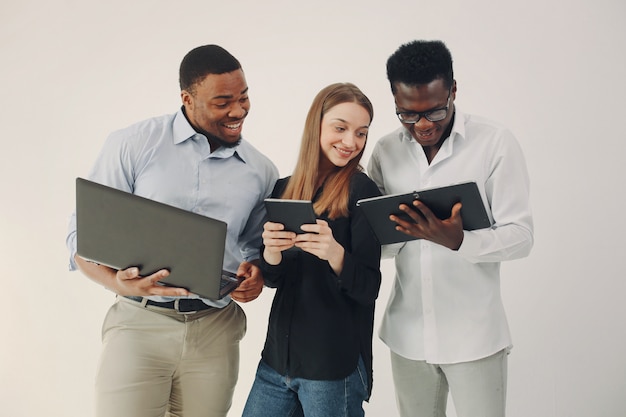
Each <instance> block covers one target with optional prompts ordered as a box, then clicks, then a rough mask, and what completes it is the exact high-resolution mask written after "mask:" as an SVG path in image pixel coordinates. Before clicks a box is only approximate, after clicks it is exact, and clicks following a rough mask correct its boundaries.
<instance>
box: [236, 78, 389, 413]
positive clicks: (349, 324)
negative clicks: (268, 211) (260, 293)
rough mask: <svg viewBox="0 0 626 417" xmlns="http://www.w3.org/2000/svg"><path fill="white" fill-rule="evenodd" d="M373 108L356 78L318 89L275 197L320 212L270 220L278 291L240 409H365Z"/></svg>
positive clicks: (266, 266) (370, 320) (375, 261)
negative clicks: (366, 161) (366, 207)
mask: <svg viewBox="0 0 626 417" xmlns="http://www.w3.org/2000/svg"><path fill="white" fill-rule="evenodd" d="M372 117H373V109H372V104H371V103H370V101H369V99H368V98H367V97H366V96H365V95H364V94H363V93H362V92H361V91H360V90H359V89H358V88H357V87H356V86H354V85H353V84H348V83H340V84H332V85H330V86H328V87H326V88H324V89H322V91H320V92H319V93H318V94H317V96H316V97H315V99H314V100H313V104H312V105H311V108H310V110H309V113H308V116H307V119H306V124H305V129H304V134H303V136H302V144H301V148H300V157H299V160H298V164H297V168H296V171H295V172H294V174H293V175H292V176H291V177H287V178H283V179H281V180H279V181H278V183H277V184H276V187H275V188H274V192H273V193H272V196H273V197H279V198H283V199H292V200H313V202H314V207H315V211H316V214H317V216H318V220H317V224H304V225H302V226H301V229H302V230H304V232H305V233H301V234H296V233H294V232H290V231H285V228H284V225H282V224H279V223H272V222H267V223H265V225H264V232H263V244H264V248H263V256H262V259H261V269H262V271H263V276H264V278H265V283H266V285H267V286H269V287H273V288H276V289H277V291H276V295H275V297H274V302H273V304H272V311H271V313H270V321H269V329H268V334H267V339H266V341H265V347H264V349H263V352H262V355H261V356H262V359H261V362H260V363H259V366H258V370H257V376H256V379H255V381H254V384H253V386H252V390H251V391H250V394H249V396H248V401H247V403H246V406H245V409H244V413H243V415H244V417H264V416H268V415H270V416H276V417H281V416H285V417H287V416H291V415H293V414H292V413H293V410H299V414H301V415H304V416H305V417H306V416H320V415H323V416H337V415H341V416H346V417H356V416H363V415H364V412H363V402H364V401H367V400H368V399H369V397H370V393H371V390H372V335H373V326H374V303H375V301H376V298H377V297H378V292H379V288H380V283H381V273H380V245H379V244H378V241H377V240H376V238H375V236H374V235H373V232H372V231H371V229H370V227H369V224H368V223H367V220H366V219H365V217H364V215H363V213H362V212H361V209H360V208H359V207H357V206H356V201H357V200H359V199H360V198H363V197H365V196H376V195H379V194H380V192H379V191H378V188H377V187H376V185H375V184H374V183H373V181H372V180H370V179H369V178H368V177H367V176H366V175H365V174H364V173H362V172H361V168H360V165H359V161H360V159H361V155H362V154H363V149H364V147H365V142H366V140H367V133H368V129H369V125H370V123H371V121H372ZM294 300H297V302H294ZM270 399H271V400H270ZM340 410H341V414H338V413H339V411H340ZM344 412H345V414H344ZM296 415H298V414H296Z"/></svg>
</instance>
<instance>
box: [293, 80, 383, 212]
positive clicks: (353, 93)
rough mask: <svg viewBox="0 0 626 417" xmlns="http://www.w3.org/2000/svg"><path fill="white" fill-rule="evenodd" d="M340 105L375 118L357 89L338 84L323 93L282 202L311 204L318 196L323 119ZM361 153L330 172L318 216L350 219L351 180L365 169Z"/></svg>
mask: <svg viewBox="0 0 626 417" xmlns="http://www.w3.org/2000/svg"><path fill="white" fill-rule="evenodd" d="M341 103H356V104H358V105H360V106H361V107H363V108H364V109H365V110H367V112H368V113H369V115H370V123H371V121H372V119H373V118H374V108H373V106H372V103H371V102H370V100H369V99H368V98H367V97H366V96H365V94H363V92H362V91H361V90H359V88H358V87H357V86H355V85H354V84H351V83H335V84H331V85H329V86H328V87H325V88H324V89H322V90H321V91H320V92H319V93H318V94H317V96H315V99H313V103H312V104H311V108H310V109H309V113H308V114H307V117H306V121H305V124H304V131H303V133H302V142H301V144H300V154H299V156H298V163H297V165H296V168H295V169H294V171H293V174H292V175H291V178H290V179H289V182H288V184H287V187H286V188H285V191H284V192H283V195H282V198H285V199H290V200H312V199H313V197H314V195H315V192H316V184H317V179H318V178H317V176H318V174H319V166H320V158H323V157H324V156H322V151H321V147H320V134H321V129H322V118H323V117H324V115H325V114H326V113H327V112H328V111H329V110H330V109H331V108H333V107H334V106H336V105H338V104H341ZM363 149H365V146H364V147H363ZM363 149H361V152H359V154H358V155H357V156H356V157H354V158H353V159H351V160H350V161H349V162H348V163H347V164H346V166H344V167H341V168H336V169H334V170H333V171H331V173H330V174H328V176H327V177H326V178H325V180H324V182H323V187H324V188H323V191H322V193H321V195H320V198H319V199H318V200H317V201H316V202H315V203H314V205H313V207H314V209H315V212H316V213H317V214H323V213H327V215H328V217H329V218H330V219H336V218H338V217H346V216H347V215H348V200H349V196H350V179H351V178H352V176H353V175H354V174H356V173H358V172H361V171H362V170H363V168H362V167H361V165H360V161H361V157H362V156H363Z"/></svg>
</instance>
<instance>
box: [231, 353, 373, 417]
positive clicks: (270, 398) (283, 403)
mask: <svg viewBox="0 0 626 417" xmlns="http://www.w3.org/2000/svg"><path fill="white" fill-rule="evenodd" d="M366 399H367V374H366V371H365V365H364V364H363V360H362V359H359V365H358V366H357V369H355V370H354V372H353V373H352V374H351V375H348V376H347V377H346V378H344V379H338V380H334V381H314V380H310V379H303V378H290V377H288V376H282V375H280V374H279V373H278V372H276V371H275V370H274V369H272V368H271V367H270V366H269V365H267V364H266V363H265V362H263V361H262V360H261V362H260V363H259V367H258V369H257V373H256V378H255V380H254V384H253V385H252V389H251V390H250V394H249V395H248V401H247V402H246V407H245V408H244V410H243V417H267V416H272V417H283V416H284V417H304V416H306V417H363V416H364V415H365V412H364V411H363V401H365V400H366Z"/></svg>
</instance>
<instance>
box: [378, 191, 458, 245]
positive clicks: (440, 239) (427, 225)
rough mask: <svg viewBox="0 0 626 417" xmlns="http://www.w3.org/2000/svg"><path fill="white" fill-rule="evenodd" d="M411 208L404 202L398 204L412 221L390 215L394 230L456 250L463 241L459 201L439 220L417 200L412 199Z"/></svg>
mask: <svg viewBox="0 0 626 417" xmlns="http://www.w3.org/2000/svg"><path fill="white" fill-rule="evenodd" d="M413 207H414V208H411V207H409V206H407V205H406V204H400V210H402V211H403V212H405V213H406V214H408V215H409V216H410V217H411V219H413V222H408V221H405V220H402V219H401V218H399V217H398V216H394V215H391V216H389V218H390V219H391V220H392V221H394V222H396V223H397V224H398V225H397V226H396V230H398V231H400V232H402V233H406V234H407V235H410V236H414V237H416V238H419V239H426V240H429V241H431V242H434V243H437V244H439V245H442V246H445V247H447V248H449V249H452V250H458V249H459V247H461V243H463V220H462V219H461V203H456V204H455V205H454V206H453V207H452V213H451V214H450V217H449V218H447V219H445V220H440V219H439V218H437V216H435V215H434V214H433V212H432V211H431V210H430V209H429V208H428V207H427V206H426V204H424V203H422V202H421V201H419V200H415V201H413Z"/></svg>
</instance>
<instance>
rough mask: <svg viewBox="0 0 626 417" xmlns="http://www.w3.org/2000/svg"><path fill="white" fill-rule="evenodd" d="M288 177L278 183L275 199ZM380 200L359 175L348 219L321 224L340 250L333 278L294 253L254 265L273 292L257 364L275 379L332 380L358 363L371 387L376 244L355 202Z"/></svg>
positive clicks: (323, 264) (311, 258)
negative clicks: (266, 367) (339, 266)
mask: <svg viewBox="0 0 626 417" xmlns="http://www.w3.org/2000/svg"><path fill="white" fill-rule="evenodd" d="M288 180H289V178H283V179H281V180H279V181H278V182H277V184H276V187H275V188H274V192H273V196H274V197H280V195H281V194H282V192H283V190H284V188H285V186H286V184H287V181H288ZM378 195H380V192H379V190H378V187H377V186H376V184H374V182H373V181H372V180H371V179H370V178H369V177H368V176H367V175H365V174H364V173H358V174H356V175H354V177H353V178H352V180H351V182H350V197H349V206H348V207H349V216H348V217H342V218H338V219H335V220H330V219H328V217H326V216H325V215H322V216H319V218H321V219H323V220H326V221H327V222H328V224H329V226H330V228H331V229H332V231H333V236H334V238H335V240H337V242H338V243H340V244H341V245H342V246H343V247H344V249H345V257H344V265H343V269H342V271H341V273H340V274H339V276H337V275H336V274H335V273H334V272H333V270H332V268H331V267H330V265H329V264H328V261H325V260H322V259H319V258H318V257H317V256H315V255H312V254H310V253H307V252H304V251H301V250H288V251H284V252H283V253H282V255H283V259H282V262H281V263H280V264H279V265H275V266H273V265H269V264H267V263H266V262H264V261H263V260H262V261H261V269H262V270H263V276H264V278H265V283H266V285H267V286H268V287H273V288H277V291H276V294H275V296H274V301H273V303H272V310H271V312H270V318H269V326H268V331H267V338H266V341H265V347H264V349H263V353H262V357H263V360H264V361H265V362H266V363H267V364H268V365H269V366H271V367H272V368H273V369H274V370H276V371H277V372H278V373H280V374H281V375H289V376H290V377H297V378H305V379H311V380H336V379H342V378H345V377H347V376H348V375H350V374H351V373H352V372H354V370H355V369H356V367H357V364H358V359H359V356H361V357H362V358H363V361H364V363H365V366H366V368H367V372H368V379H369V384H368V387H369V389H370V393H371V388H372V336H373V326H374V303H375V300H376V298H377V296H378V291H379V289H380V282H381V273H380V245H379V243H378V241H377V239H376V237H375V235H374V233H373V232H372V231H371V229H370V226H369V224H368V222H367V219H366V218H365V217H364V215H363V213H362V212H361V209H360V208H359V207H357V206H356V201H357V200H359V199H361V198H368V197H373V196H378Z"/></svg>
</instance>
